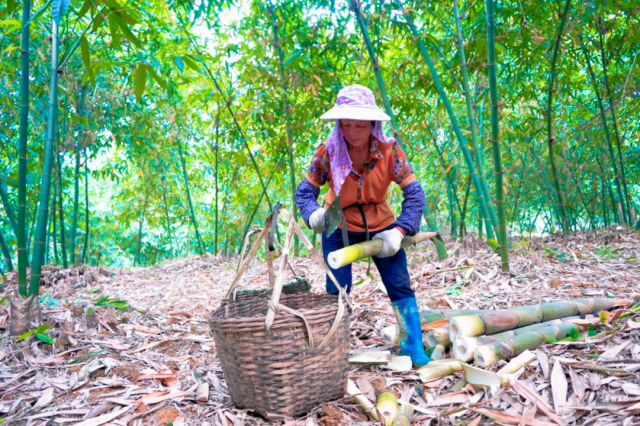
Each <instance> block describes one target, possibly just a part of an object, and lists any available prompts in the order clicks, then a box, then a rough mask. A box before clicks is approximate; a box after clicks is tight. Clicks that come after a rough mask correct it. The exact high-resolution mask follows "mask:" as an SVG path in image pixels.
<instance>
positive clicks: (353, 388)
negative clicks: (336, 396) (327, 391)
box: [347, 379, 379, 420]
mask: <svg viewBox="0 0 640 426" xmlns="http://www.w3.org/2000/svg"><path fill="white" fill-rule="evenodd" d="M347 393H348V394H349V395H351V396H352V397H353V400H354V401H355V402H356V403H357V404H358V405H359V406H360V407H361V408H362V410H363V411H364V412H365V413H367V415H368V416H369V417H371V418H372V419H374V420H379V419H378V413H376V410H375V407H374V406H373V402H371V401H369V399H368V398H367V397H366V396H364V395H363V394H362V391H361V390H360V388H358V385H356V384H355V382H354V381H353V380H351V379H348V380H347Z"/></svg>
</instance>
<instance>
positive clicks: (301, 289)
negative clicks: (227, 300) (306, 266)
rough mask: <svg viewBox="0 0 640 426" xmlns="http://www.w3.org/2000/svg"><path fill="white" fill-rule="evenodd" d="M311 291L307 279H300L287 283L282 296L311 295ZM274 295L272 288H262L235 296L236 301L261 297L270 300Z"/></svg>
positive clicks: (246, 290) (241, 292)
mask: <svg viewBox="0 0 640 426" xmlns="http://www.w3.org/2000/svg"><path fill="white" fill-rule="evenodd" d="M310 290H311V285H310V284H309V281H307V279H306V278H304V277H300V278H298V279H296V280H295V281H292V282H290V283H286V284H285V285H283V286H282V294H298V293H309V291H310ZM272 294H273V290H272V289H270V288H261V289H258V290H253V289H245V290H238V291H237V293H236V294H235V300H246V299H248V298H253V297H260V298H263V299H265V298H267V299H268V298H270V297H271V295H272Z"/></svg>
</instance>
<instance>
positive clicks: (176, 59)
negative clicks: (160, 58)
mask: <svg viewBox="0 0 640 426" xmlns="http://www.w3.org/2000/svg"><path fill="white" fill-rule="evenodd" d="M173 62H175V64H176V66H177V67H178V69H179V70H180V72H184V61H183V60H182V58H181V57H180V56H174V57H173Z"/></svg>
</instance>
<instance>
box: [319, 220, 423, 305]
mask: <svg viewBox="0 0 640 426" xmlns="http://www.w3.org/2000/svg"><path fill="white" fill-rule="evenodd" d="M393 227H394V225H391V226H389V227H388V228H386V229H391V228H393ZM386 229H381V230H380V231H375V232H369V238H373V237H374V236H375V235H376V234H377V233H379V232H382V231H385V230H386ZM364 241H365V233H364V232H349V244H357V243H361V242H364ZM343 247H344V243H343V241H342V230H341V229H340V228H338V229H336V230H335V231H334V232H333V234H331V235H330V236H328V237H327V236H326V235H325V233H324V232H323V233H322V254H323V256H324V261H325V262H327V258H328V256H329V253H331V252H332V251H336V250H339V249H341V248H343ZM372 259H373V263H375V264H376V267H377V268H378V271H379V272H380V277H381V278H382V283H383V284H384V286H385V287H386V289H387V294H388V295H389V299H391V301H392V302H395V301H396V300H401V299H406V298H408V297H415V294H414V293H413V290H412V289H411V284H410V281H409V271H408V269H407V255H406V254H405V252H404V249H400V251H398V252H397V253H396V254H395V255H393V256H390V257H383V258H379V257H377V256H374V257H373V258H372ZM327 265H328V262H327ZM331 272H333V275H334V276H335V277H336V279H337V280H338V282H339V283H340V285H342V286H343V287H345V288H346V289H347V293H349V292H351V265H346V266H343V267H342V268H339V269H333V268H331ZM327 293H329V294H338V288H337V287H336V285H335V284H334V283H333V281H331V279H330V278H329V277H328V276H327Z"/></svg>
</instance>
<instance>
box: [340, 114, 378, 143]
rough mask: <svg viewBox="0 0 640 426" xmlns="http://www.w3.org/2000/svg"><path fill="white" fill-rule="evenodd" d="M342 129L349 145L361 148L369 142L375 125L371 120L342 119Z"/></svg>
mask: <svg viewBox="0 0 640 426" xmlns="http://www.w3.org/2000/svg"><path fill="white" fill-rule="evenodd" d="M340 129H341V130H342V134H343V135H344V137H345V139H346V140H347V142H349V145H351V146H354V147H356V148H360V147H362V146H365V145H367V144H368V143H369V137H370V136H371V130H373V125H372V124H371V121H362V120H340Z"/></svg>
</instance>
